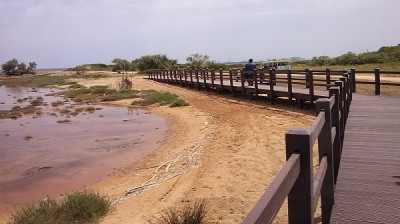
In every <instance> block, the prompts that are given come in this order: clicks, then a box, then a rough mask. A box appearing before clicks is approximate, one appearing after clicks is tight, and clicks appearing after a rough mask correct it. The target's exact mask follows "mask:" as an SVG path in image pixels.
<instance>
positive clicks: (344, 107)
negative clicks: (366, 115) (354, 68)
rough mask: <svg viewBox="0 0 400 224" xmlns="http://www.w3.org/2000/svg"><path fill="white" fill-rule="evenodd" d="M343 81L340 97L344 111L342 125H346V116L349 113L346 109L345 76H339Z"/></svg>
mask: <svg viewBox="0 0 400 224" xmlns="http://www.w3.org/2000/svg"><path fill="white" fill-rule="evenodd" d="M339 80H340V81H342V83H343V91H342V93H343V94H342V98H343V111H344V125H346V122H347V117H348V114H349V111H348V110H347V109H348V107H347V86H348V85H347V78H346V77H340V79H339Z"/></svg>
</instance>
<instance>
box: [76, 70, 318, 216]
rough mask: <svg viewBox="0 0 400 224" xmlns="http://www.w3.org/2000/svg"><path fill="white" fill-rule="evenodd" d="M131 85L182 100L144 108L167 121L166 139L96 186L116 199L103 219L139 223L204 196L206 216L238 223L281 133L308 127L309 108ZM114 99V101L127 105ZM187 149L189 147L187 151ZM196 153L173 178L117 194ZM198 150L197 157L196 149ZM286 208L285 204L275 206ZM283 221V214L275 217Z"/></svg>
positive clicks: (278, 156)
mask: <svg viewBox="0 0 400 224" xmlns="http://www.w3.org/2000/svg"><path fill="white" fill-rule="evenodd" d="M80 83H81V84H86V85H99V84H108V85H115V83H117V80H116V79H100V80H98V81H95V82H93V81H87V80H86V81H83V82H80ZM133 83H134V85H133V88H134V89H155V90H158V91H169V92H172V93H175V94H177V95H179V96H180V97H181V98H183V99H185V100H188V101H189V103H190V106H188V107H183V108H167V107H152V108H151V111H152V112H154V113H157V114H160V115H162V116H165V117H167V118H168V119H169V121H170V125H171V131H170V132H171V133H170V138H169V139H167V140H166V141H165V144H163V146H162V147H161V148H160V149H159V150H157V152H155V153H154V154H152V155H150V156H148V157H147V158H146V159H144V160H143V161H142V162H140V163H139V164H137V166H136V167H135V168H134V169H132V170H127V171H125V172H123V173H121V174H119V175H118V176H114V177H112V178H110V179H107V180H105V181H103V182H102V183H100V184H98V185H96V186H95V188H96V189H99V190H100V192H102V193H104V194H106V195H109V196H111V197H112V198H114V199H115V198H119V199H122V200H123V202H122V203H120V204H118V205H117V206H116V210H115V211H114V212H113V214H111V215H109V216H108V217H106V218H105V219H104V221H103V222H104V223H146V221H148V220H149V219H150V220H152V219H153V220H154V217H155V216H157V215H158V214H159V212H160V211H161V210H163V209H165V208H167V207H169V206H174V205H181V204H183V203H186V202H193V201H194V200H196V199H201V198H206V199H207V200H208V211H209V221H210V222H218V223H238V222H240V221H241V220H243V219H244V218H245V217H246V214H247V213H248V212H249V211H250V210H251V208H252V207H253V206H254V204H255V203H256V201H257V200H258V199H259V197H260V196H261V194H262V193H263V192H264V191H265V189H266V187H267V186H268V185H269V183H270V182H271V181H272V180H273V178H274V177H275V175H276V174H277V172H278V171H279V170H280V168H281V167H282V165H283V164H284V162H285V146H284V145H285V144H284V136H285V132H286V131H287V130H288V129H290V128H294V127H308V126H309V125H310V124H311V122H312V121H313V119H314V117H313V116H312V112H310V111H304V110H298V109H297V108H294V107H291V108H289V109H288V108H286V107H284V106H280V105H277V106H270V105H269V104H268V103H257V104H256V103H254V101H248V100H246V99H239V100H238V99H234V98H231V97H229V96H227V95H224V96H221V95H219V94H216V93H204V92H196V91H195V90H190V89H186V88H181V87H177V86H171V85H168V84H163V83H158V82H155V81H149V80H144V79H142V78H141V77H136V78H134V80H133ZM130 102H131V101H120V102H116V103H117V104H125V105H127V104H130ZM193 149H194V150H193ZM189 151H190V153H191V154H196V153H199V152H200V153H201V154H200V156H194V158H192V159H191V160H190V161H189V159H187V156H186V155H185V156H183V157H180V158H179V159H178V160H177V162H176V163H175V164H173V165H172V166H171V167H169V173H166V172H165V167H164V168H162V170H163V172H161V173H160V174H159V175H161V176H167V175H170V174H171V173H177V172H178V171H179V173H180V175H178V176H176V177H174V178H172V179H169V180H167V181H165V182H163V183H161V184H160V185H158V186H155V187H152V188H150V189H146V190H144V191H141V192H140V194H138V195H135V196H131V197H125V196H124V191H125V190H126V189H128V188H131V187H134V186H139V185H141V184H142V183H144V182H145V181H146V180H148V179H149V178H150V177H152V176H153V172H154V170H155V169H156V168H155V167H156V166H158V165H160V164H162V163H164V162H166V161H169V160H172V159H175V158H177V156H179V155H181V154H185V153H187V152H189ZM196 155H197V154H196ZM282 210H285V209H282ZM284 220H286V211H282V212H280V214H279V217H278V219H277V221H278V222H280V221H284Z"/></svg>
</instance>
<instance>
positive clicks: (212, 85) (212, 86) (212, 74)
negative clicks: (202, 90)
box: [211, 69, 215, 90]
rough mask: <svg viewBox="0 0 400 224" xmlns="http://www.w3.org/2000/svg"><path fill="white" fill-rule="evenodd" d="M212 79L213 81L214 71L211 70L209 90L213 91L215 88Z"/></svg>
mask: <svg viewBox="0 0 400 224" xmlns="http://www.w3.org/2000/svg"><path fill="white" fill-rule="evenodd" d="M214 79H215V70H214V69H212V70H211V88H212V89H213V90H214V89H215V86H214Z"/></svg>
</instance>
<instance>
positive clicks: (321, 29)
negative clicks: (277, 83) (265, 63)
mask: <svg viewBox="0 0 400 224" xmlns="http://www.w3.org/2000/svg"><path fill="white" fill-rule="evenodd" d="M0 35H1V36H0V63H4V62H5V61H7V60H9V59H12V58H17V59H18V60H19V61H23V62H29V61H36V63H37V64H38V68H56V67H72V66H75V65H79V64H86V63H107V64H110V63H111V60H112V59H113V58H117V57H118V58H123V59H127V60H129V61H130V60H132V59H135V58H138V57H140V56H143V55H149V54H167V56H168V57H170V58H173V59H178V61H179V62H180V63H184V62H186V57H188V56H190V55H191V54H193V53H201V54H207V55H209V56H210V59H211V60H215V61H217V62H219V61H220V62H226V61H242V60H247V59H248V58H250V57H251V58H254V59H255V60H266V59H272V58H284V57H296V56H298V57H306V58H310V57H312V56H321V55H327V56H331V57H334V56H338V55H341V54H343V53H346V52H348V51H353V52H355V53H361V52H365V51H367V50H369V51H376V50H378V49H379V48H380V47H381V46H392V45H397V44H400V0H247V1H245V0H214V1H213V0H0Z"/></svg>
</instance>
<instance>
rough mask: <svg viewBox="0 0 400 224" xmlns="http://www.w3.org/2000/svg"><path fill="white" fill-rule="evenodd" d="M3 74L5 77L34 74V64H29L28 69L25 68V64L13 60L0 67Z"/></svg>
mask: <svg viewBox="0 0 400 224" xmlns="http://www.w3.org/2000/svg"><path fill="white" fill-rule="evenodd" d="M1 68H2V69H3V72H5V73H6V75H23V74H34V70H35V69H36V63H35V62H29V67H28V68H26V64H25V63H23V62H22V63H18V60H17V59H15V58H13V59H11V60H9V61H7V62H6V63H4V64H2V65H1Z"/></svg>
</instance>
